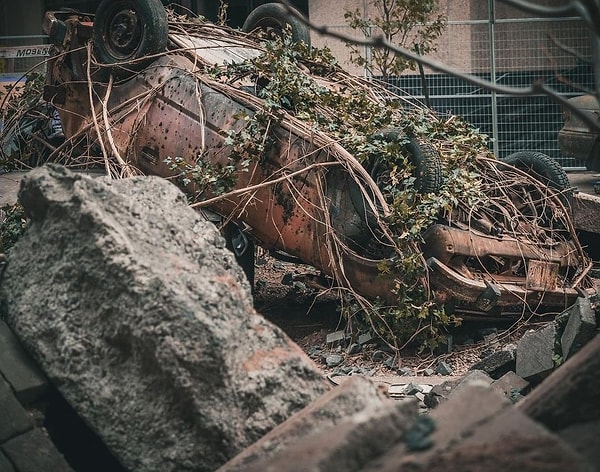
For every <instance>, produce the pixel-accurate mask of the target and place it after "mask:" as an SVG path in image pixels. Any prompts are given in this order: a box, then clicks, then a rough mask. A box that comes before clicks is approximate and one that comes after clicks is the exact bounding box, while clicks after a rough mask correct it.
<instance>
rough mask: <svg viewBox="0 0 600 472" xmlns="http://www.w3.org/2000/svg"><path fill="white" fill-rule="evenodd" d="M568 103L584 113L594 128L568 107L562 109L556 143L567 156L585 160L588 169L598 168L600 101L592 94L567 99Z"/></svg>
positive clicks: (599, 158) (596, 169) (597, 169)
mask: <svg viewBox="0 0 600 472" xmlns="http://www.w3.org/2000/svg"><path fill="white" fill-rule="evenodd" d="M569 103H570V105H571V106H572V107H573V108H575V109H577V110H579V111H580V112H581V113H583V114H585V115H586V116H587V117H588V118H589V120H590V121H591V122H592V123H596V128H595V129H593V128H590V126H589V125H588V124H586V123H585V122H584V121H583V120H582V119H581V117H579V116H578V115H577V114H576V113H573V112H572V111H571V110H569V109H565V111H564V125H563V127H562V128H561V129H560V131H559V132H558V145H559V146H560V149H561V151H562V152H563V153H564V154H565V155H566V156H568V157H573V158H575V159H579V160H582V161H585V166H586V168H587V169H588V170H594V171H599V170H600V103H598V100H597V99H596V97H594V96H593V95H582V96H580V97H575V98H571V99H569Z"/></svg>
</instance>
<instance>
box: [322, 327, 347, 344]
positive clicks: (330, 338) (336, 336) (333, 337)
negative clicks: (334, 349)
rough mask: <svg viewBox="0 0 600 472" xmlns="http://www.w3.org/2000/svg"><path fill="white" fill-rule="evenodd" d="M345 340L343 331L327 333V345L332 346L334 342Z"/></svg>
mask: <svg viewBox="0 0 600 472" xmlns="http://www.w3.org/2000/svg"><path fill="white" fill-rule="evenodd" d="M345 339H346V332H345V331H344V330H339V331H334V332H333V333H328V334H327V338H326V342H327V344H333V343H336V342H340V341H344V340H345Z"/></svg>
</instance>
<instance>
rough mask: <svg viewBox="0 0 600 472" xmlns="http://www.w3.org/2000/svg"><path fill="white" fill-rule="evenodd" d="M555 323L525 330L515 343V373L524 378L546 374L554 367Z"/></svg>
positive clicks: (536, 377) (541, 376) (537, 377)
mask: <svg viewBox="0 0 600 472" xmlns="http://www.w3.org/2000/svg"><path fill="white" fill-rule="evenodd" d="M555 342H556V325H555V324H554V323H549V324H547V325H546V326H544V327H543V328H541V329H538V330H536V331H527V332H526V333H525V334H524V335H523V337H522V338H521V340H520V341H519V343H518V344H517V360H516V374H517V375H518V376H520V377H523V378H524V379H527V380H529V379H534V378H535V379H539V378H543V377H545V376H547V375H548V374H550V372H552V370H553V369H554V367H555V363H554V361H555V358H554V356H555V348H554V347H555Z"/></svg>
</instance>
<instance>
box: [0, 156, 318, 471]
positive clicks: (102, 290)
mask: <svg viewBox="0 0 600 472" xmlns="http://www.w3.org/2000/svg"><path fill="white" fill-rule="evenodd" d="M19 199H20V202H21V204H22V205H23V207H24V209H25V212H26V214H27V217H28V220H29V221H30V226H29V227H28V229H27V231H26V233H25V234H24V235H23V236H22V237H21V239H20V240H19V242H18V243H17V244H16V245H15V246H14V247H13V248H12V250H11V252H10V255H9V262H8V265H7V267H6V269H5V271H4V276H3V279H2V284H1V286H0V298H1V303H2V307H3V312H2V317H3V318H4V319H5V320H6V322H7V324H8V325H9V326H10V328H11V330H12V331H13V332H14V333H15V334H16V335H17V337H18V338H19V339H20V341H21V342H22V343H23V345H24V346H25V347H26V349H27V350H28V351H29V352H30V353H31V355H32V357H33V359H34V360H35V361H36V362H37V363H38V365H39V366H40V367H41V368H42V370H43V371H44V372H45V374H46V375H47V376H48V378H49V380H50V381H51V382H52V383H53V384H54V385H55V386H56V388H57V389H58V390H59V391H60V393H61V395H62V396H63V397H64V398H65V399H66V400H67V401H68V402H69V404H71V405H72V406H73V408H74V409H75V410H76V411H77V412H78V414H79V415H80V416H81V417H82V418H83V419H84V421H85V422H86V423H87V424H88V425H89V426H90V427H91V428H92V429H93V430H94V431H95V432H96V433H97V434H98V436H100V437H101V438H102V440H103V441H104V443H105V444H106V445H107V446H108V448H109V449H110V451H111V452H112V453H113V454H114V455H115V456H116V457H117V458H118V459H119V461H120V462H121V463H122V464H123V465H124V466H125V467H126V468H127V469H129V470H135V471H156V470H160V471H163V472H167V471H169V470H173V471H177V472H182V471H186V470H214V469H215V468H216V467H218V466H219V465H221V464H223V463H225V462H226V461H227V460H228V459H229V458H231V457H233V456H234V455H235V454H237V453H239V452H240V451H241V450H243V449H244V448H245V447H247V446H249V445H250V444H252V443H253V442H254V441H256V440H257V439H259V438H260V437H261V436H263V435H264V434H265V433H267V432H268V431H270V430H271V429H272V428H273V427H275V426H277V424H279V423H280V422H282V421H283V420H285V419H286V418H288V417H289V416H291V415H292V414H293V413H295V412H296V411H298V410H300V409H301V408H303V407H304V406H306V405H308V404H309V403H310V402H311V401H313V400H315V399H316V398H318V397H319V396H320V395H321V394H323V393H325V392H326V391H328V389H329V386H328V385H327V383H326V382H325V380H324V379H323V377H322V375H321V373H320V371H319V370H318V369H317V368H316V366H315V365H314V363H313V362H312V361H311V360H310V359H309V358H308V357H307V356H306V355H305V354H304V352H303V351H302V350H301V349H300V348H299V347H298V346H297V345H295V344H294V343H293V342H292V341H291V340H290V339H289V338H288V337H287V336H286V335H285V333H283V331H281V330H280V329H279V328H277V327H276V326H274V325H272V324H271V323H270V322H268V321H267V320H266V319H264V318H263V317H262V316H259V315H258V314H257V313H256V312H255V311H254V309H253V307H252V298H251V295H250V287H249V285H248V283H247V281H246V279H245V276H244V274H243V272H242V271H241V269H240V268H239V266H238V265H237V264H236V263H235V260H234V259H233V255H232V253H231V252H229V251H228V250H227V249H226V248H225V242H224V240H223V239H222V237H221V236H220V234H219V233H218V231H217V229H216V227H215V226H214V225H213V224H212V223H209V222H208V221H206V220H204V219H203V217H202V216H201V215H200V214H199V213H198V212H196V211H194V210H193V209H191V208H190V207H189V206H188V204H187V201H186V199H185V196H184V195H183V193H182V192H181V191H180V190H178V189H177V187H175V186H174V185H173V184H171V183H169V182H168V181H166V180H164V179H161V178H147V177H144V178H132V179H124V180H116V181H109V180H105V179H98V178H91V177H88V176H85V175H81V174H74V173H72V172H69V171H67V170H66V169H64V168H62V167H60V166H45V167H41V168H37V169H35V170H33V171H31V172H30V173H29V174H27V175H26V176H25V178H24V179H23V181H22V183H21V190H20V192H19Z"/></svg>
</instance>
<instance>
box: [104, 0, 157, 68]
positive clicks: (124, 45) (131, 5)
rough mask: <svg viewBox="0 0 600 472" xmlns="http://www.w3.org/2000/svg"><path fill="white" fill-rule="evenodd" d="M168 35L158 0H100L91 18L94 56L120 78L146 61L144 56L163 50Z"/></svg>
mask: <svg viewBox="0 0 600 472" xmlns="http://www.w3.org/2000/svg"><path fill="white" fill-rule="evenodd" d="M168 34H169V25H168V21H167V13H166V11H165V8H164V7H163V5H162V3H161V2H160V0H103V1H102V3H100V6H99V7H98V9H97V10H96V15H95V18H94V29H93V40H94V52H95V55H96V59H97V60H98V62H99V63H100V64H104V65H107V66H110V70H111V72H112V73H113V74H114V75H115V76H117V77H119V78H124V77H126V76H128V75H131V74H132V73H135V72H137V71H139V70H141V69H143V68H144V67H145V66H146V65H147V64H148V61H147V60H146V61H145V60H143V58H144V57H145V56H151V55H154V54H158V53H161V52H163V51H164V50H165V49H166V47H167V41H168Z"/></svg>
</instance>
